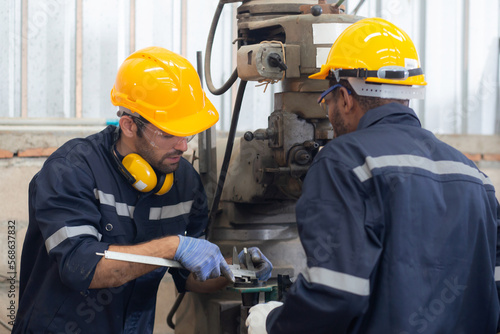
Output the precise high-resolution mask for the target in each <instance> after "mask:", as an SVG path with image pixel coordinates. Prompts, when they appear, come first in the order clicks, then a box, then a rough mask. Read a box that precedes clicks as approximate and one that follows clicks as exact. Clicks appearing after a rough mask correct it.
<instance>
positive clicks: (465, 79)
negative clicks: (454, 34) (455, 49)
mask: <svg viewBox="0 0 500 334" xmlns="http://www.w3.org/2000/svg"><path fill="white" fill-rule="evenodd" d="M469 5H470V0H463V6H462V7H463V17H462V22H463V29H462V41H463V44H462V52H461V53H462V101H461V102H462V103H461V104H462V115H461V123H462V124H461V133H462V134H467V129H468V121H469V119H468V116H469V103H468V101H469V25H470V15H469Z"/></svg>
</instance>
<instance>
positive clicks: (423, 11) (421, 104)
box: [418, 0, 427, 126]
mask: <svg viewBox="0 0 500 334" xmlns="http://www.w3.org/2000/svg"><path fill="white" fill-rule="evenodd" d="M419 4H420V22H419V27H420V33H419V44H420V67H421V68H423V70H424V73H425V71H426V68H427V67H426V60H427V45H426V44H425V43H426V40H427V0H422V1H420V2H419ZM418 110H419V117H420V122H421V123H422V125H424V126H425V100H418Z"/></svg>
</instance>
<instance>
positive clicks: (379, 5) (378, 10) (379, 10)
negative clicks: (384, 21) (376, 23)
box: [375, 0, 382, 17]
mask: <svg viewBox="0 0 500 334" xmlns="http://www.w3.org/2000/svg"><path fill="white" fill-rule="evenodd" d="M375 6H376V7H375V13H376V14H375V16H377V17H382V0H377V2H376V4H375Z"/></svg>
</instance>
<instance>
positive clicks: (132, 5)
mask: <svg viewBox="0 0 500 334" xmlns="http://www.w3.org/2000/svg"><path fill="white" fill-rule="evenodd" d="M129 51H130V52H129V53H133V52H135V0H130V50H129Z"/></svg>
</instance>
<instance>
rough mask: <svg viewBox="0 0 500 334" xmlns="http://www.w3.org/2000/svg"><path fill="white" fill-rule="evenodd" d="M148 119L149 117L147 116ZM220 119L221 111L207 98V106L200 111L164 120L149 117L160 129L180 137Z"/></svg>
mask: <svg viewBox="0 0 500 334" xmlns="http://www.w3.org/2000/svg"><path fill="white" fill-rule="evenodd" d="M146 119H148V118H147V117H146ZM218 120H219V113H218V112H217V109H215V107H214V105H213V104H212V102H211V101H210V100H209V99H208V98H205V106H204V108H203V109H201V110H200V111H199V112H197V113H194V114H191V115H188V116H185V117H182V118H178V119H173V120H169V121H164V122H157V121H155V120H154V119H148V121H150V122H151V123H152V124H153V125H154V126H156V127H157V128H158V129H160V130H162V131H164V132H167V133H169V134H171V135H174V136H178V137H187V136H192V135H195V134H197V133H200V132H203V131H205V130H207V129H208V128H210V127H211V126H213V125H214V124H215V123H217V121H218Z"/></svg>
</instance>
